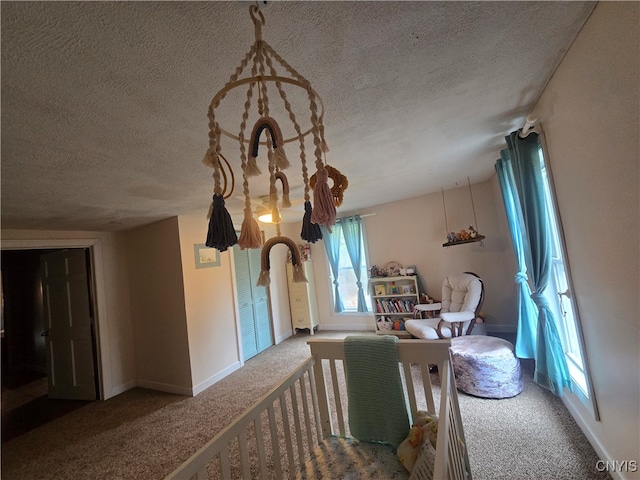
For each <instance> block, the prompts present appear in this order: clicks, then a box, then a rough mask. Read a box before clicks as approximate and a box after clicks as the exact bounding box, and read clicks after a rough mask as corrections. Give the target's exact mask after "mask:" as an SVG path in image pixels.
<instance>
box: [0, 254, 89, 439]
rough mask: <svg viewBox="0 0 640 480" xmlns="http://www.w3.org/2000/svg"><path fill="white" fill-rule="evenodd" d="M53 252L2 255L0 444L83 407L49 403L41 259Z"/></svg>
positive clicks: (66, 402) (73, 402) (64, 402)
mask: <svg viewBox="0 0 640 480" xmlns="http://www.w3.org/2000/svg"><path fill="white" fill-rule="evenodd" d="M57 250H58V249H56V250H53V249H37V250H2V251H1V267H2V317H1V318H2V442H6V441H9V440H11V439H12V438H15V437H17V436H19V435H21V434H23V433H26V432H27V431H29V430H32V429H34V428H37V427H39V426H41V425H43V424H45V423H48V422H50V421H52V420H54V419H55V418H58V417H60V416H61V415H64V414H66V413H69V412H71V411H73V410H75V409H76V408H80V407H82V406H84V405H86V404H87V403H88V402H85V401H77V400H53V399H50V398H49V397H48V378H47V351H46V339H45V338H44V337H43V336H42V334H43V332H45V330H46V328H45V320H44V318H45V317H44V314H43V309H44V305H43V295H42V274H41V267H40V256H41V255H43V254H46V253H51V252H54V251H57ZM83 250H85V254H86V257H87V265H88V266H89V265H90V262H89V261H88V260H89V250H88V249H83ZM90 285H91V282H90ZM94 340H95V338H94Z"/></svg>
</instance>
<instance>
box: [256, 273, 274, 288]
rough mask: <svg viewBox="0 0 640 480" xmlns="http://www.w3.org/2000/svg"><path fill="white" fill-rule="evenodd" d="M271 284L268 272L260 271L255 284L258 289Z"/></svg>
mask: <svg viewBox="0 0 640 480" xmlns="http://www.w3.org/2000/svg"><path fill="white" fill-rule="evenodd" d="M270 283H271V276H270V275H269V270H261V271H260V276H259V277H258V283H256V285H257V286H259V287H268V286H269V284H270Z"/></svg>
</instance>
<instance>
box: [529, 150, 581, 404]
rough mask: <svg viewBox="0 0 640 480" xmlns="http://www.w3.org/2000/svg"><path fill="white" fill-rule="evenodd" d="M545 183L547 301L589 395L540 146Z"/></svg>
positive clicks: (574, 376) (577, 379)
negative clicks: (549, 240) (548, 241)
mask: <svg viewBox="0 0 640 480" xmlns="http://www.w3.org/2000/svg"><path fill="white" fill-rule="evenodd" d="M538 153H539V155H540V164H541V167H542V175H543V180H544V187H545V201H546V204H547V211H548V212H549V216H550V217H551V218H550V222H549V223H550V224H551V238H552V250H553V253H552V258H551V262H552V276H551V283H550V285H549V286H548V288H547V289H546V290H545V296H546V297H547V301H548V302H549V305H550V307H551V309H552V311H553V314H554V315H555V317H556V319H557V320H558V330H559V332H560V336H561V338H562V345H563V347H564V351H565V357H566V359H567V364H568V366H569V373H570V375H571V380H572V381H573V383H574V385H575V386H577V387H578V388H579V389H580V393H581V394H582V395H584V396H585V397H586V398H589V388H588V386H587V373H586V366H585V363H584V359H583V355H582V348H581V345H582V342H581V340H580V334H579V327H578V319H577V315H576V312H575V311H574V307H573V299H572V296H571V287H570V282H569V275H568V272H567V268H566V266H565V260H564V255H563V240H562V237H561V234H560V228H559V222H558V219H557V216H556V214H555V212H556V209H555V202H554V197H553V193H552V190H551V179H550V177H549V175H548V171H547V168H546V166H545V161H544V153H543V151H542V149H539V150H538Z"/></svg>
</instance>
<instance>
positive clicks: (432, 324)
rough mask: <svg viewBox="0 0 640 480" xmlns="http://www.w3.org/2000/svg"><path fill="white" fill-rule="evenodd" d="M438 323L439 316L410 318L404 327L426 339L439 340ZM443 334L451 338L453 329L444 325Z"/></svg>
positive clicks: (416, 335) (414, 334) (415, 335)
mask: <svg viewBox="0 0 640 480" xmlns="http://www.w3.org/2000/svg"><path fill="white" fill-rule="evenodd" d="M438 323H440V319H439V318H424V319H417V318H414V319H410V320H405V322H404V328H405V330H406V331H407V332H409V333H410V334H411V335H413V336H414V337H418V338H424V339H425V340H438V339H439V338H440V337H438V332H437V330H436V329H437V328H438ZM442 335H443V336H445V337H446V338H451V329H450V328H448V327H447V326H446V325H444V326H443V327H442Z"/></svg>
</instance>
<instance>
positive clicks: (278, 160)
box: [273, 147, 290, 170]
mask: <svg viewBox="0 0 640 480" xmlns="http://www.w3.org/2000/svg"><path fill="white" fill-rule="evenodd" d="M273 160H274V163H275V165H276V167H278V168H279V169H280V170H284V169H286V168H289V165H290V164H289V159H288V158H287V155H286V154H285V153H284V147H278V148H275V149H274V150H273Z"/></svg>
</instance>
